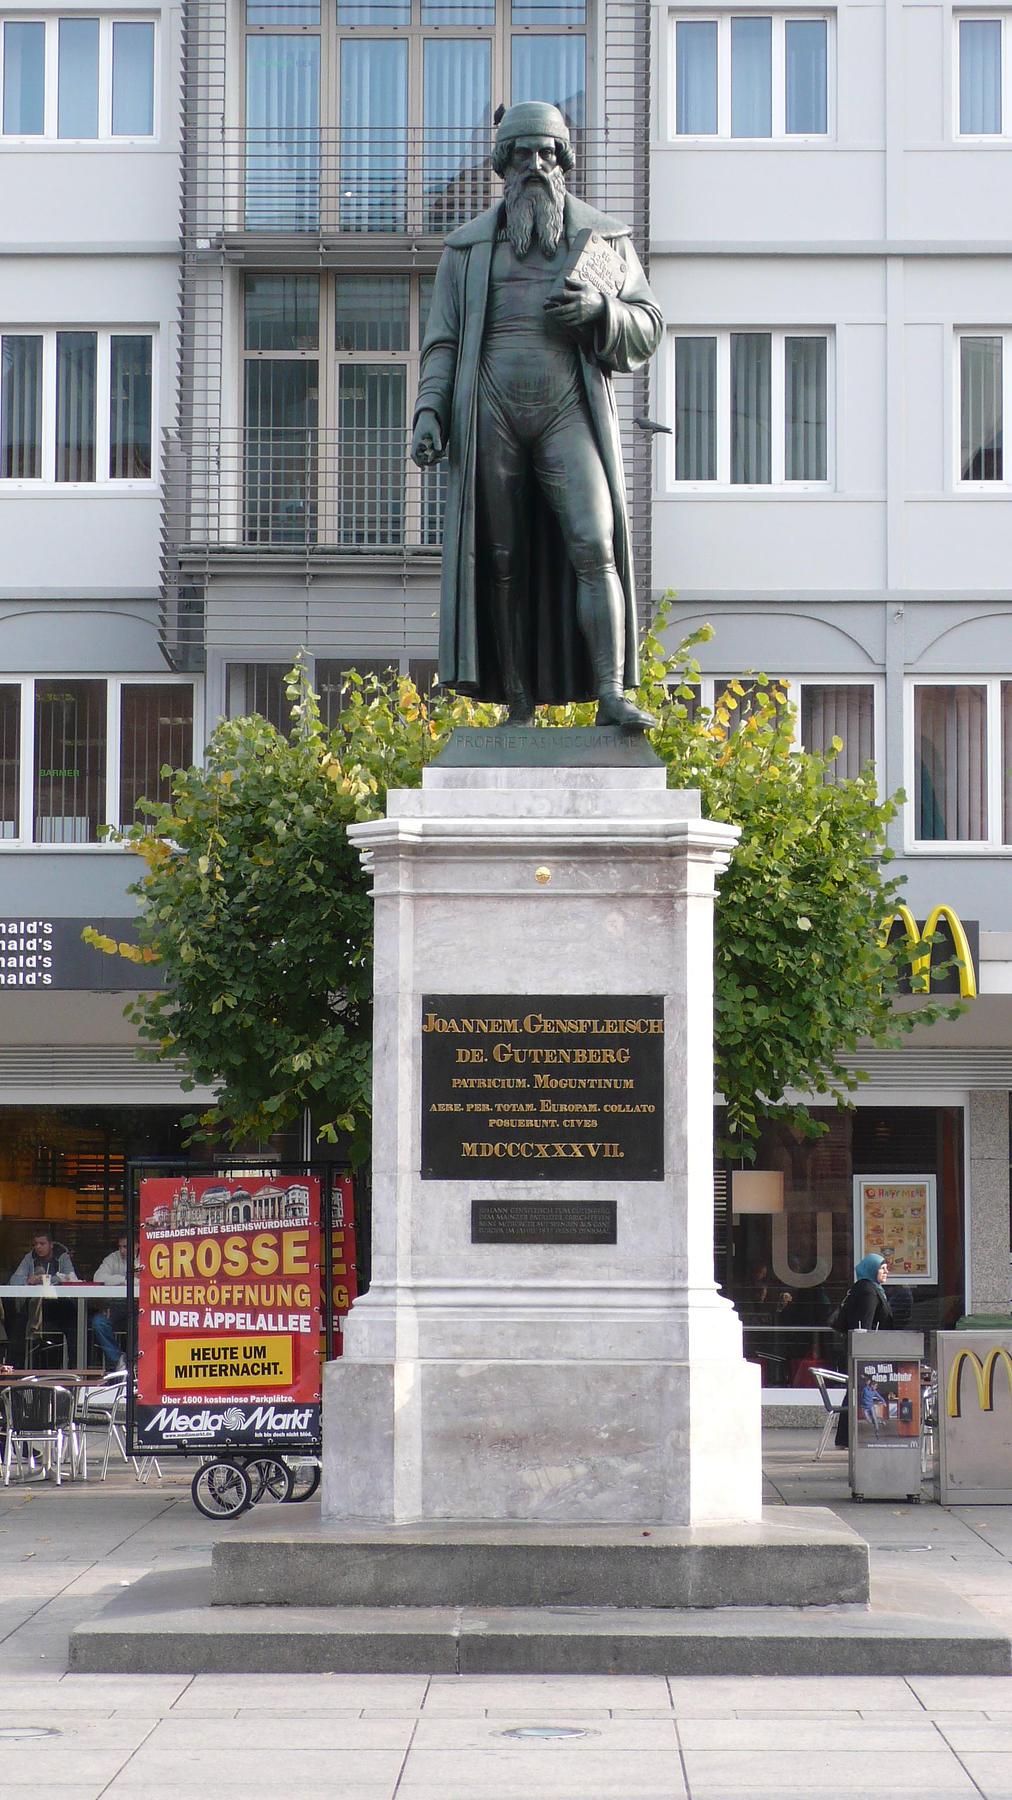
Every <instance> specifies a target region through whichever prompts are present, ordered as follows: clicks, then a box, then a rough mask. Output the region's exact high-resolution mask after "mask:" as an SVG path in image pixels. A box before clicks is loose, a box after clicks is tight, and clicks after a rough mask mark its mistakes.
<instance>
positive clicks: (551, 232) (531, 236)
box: [503, 169, 566, 256]
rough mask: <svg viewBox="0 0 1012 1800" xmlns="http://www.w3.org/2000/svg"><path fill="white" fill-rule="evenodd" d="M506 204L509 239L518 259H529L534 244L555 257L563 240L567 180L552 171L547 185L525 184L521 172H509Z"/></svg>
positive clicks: (561, 174) (504, 194)
mask: <svg viewBox="0 0 1012 1800" xmlns="http://www.w3.org/2000/svg"><path fill="white" fill-rule="evenodd" d="M503 199H504V200H505V202H506V236H507V238H508V239H509V241H510V243H511V244H512V245H513V248H514V250H515V251H516V254H517V255H518V256H526V255H527V252H528V250H529V249H530V247H531V242H532V240H533V241H536V242H537V243H538V244H540V246H541V248H542V250H543V251H544V253H545V255H546V256H554V255H555V252H556V250H557V249H558V247H559V239H560V238H561V237H562V220H563V214H564V210H565V205H566V178H565V176H564V174H563V173H562V170H561V169H553V170H552V172H551V174H550V175H549V177H548V182H547V184H546V183H544V182H541V181H536V182H535V181H532V182H529V183H528V182H526V181H525V180H524V177H523V173H522V171H521V170H519V169H507V170H506V174H505V175H504V177H503Z"/></svg>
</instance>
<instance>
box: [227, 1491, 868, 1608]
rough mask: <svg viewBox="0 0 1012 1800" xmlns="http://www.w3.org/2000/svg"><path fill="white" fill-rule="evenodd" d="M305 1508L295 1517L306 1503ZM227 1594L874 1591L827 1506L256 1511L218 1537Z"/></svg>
mask: <svg viewBox="0 0 1012 1800" xmlns="http://www.w3.org/2000/svg"><path fill="white" fill-rule="evenodd" d="M300 1514H301V1515H302V1516H301V1517H300V1516H299V1515H300ZM212 1568H213V1586H212V1594H211V1597H212V1600H213V1601H214V1603H216V1604H218V1605H231V1606H287V1607H292V1606H345V1607H357V1606H378V1607H386V1606H424V1607H431V1606H436V1607H445V1606H459V1607H477V1608H486V1607H493V1608H494V1607H513V1606H529V1607H545V1606H566V1607H570V1606H577V1607H587V1606H589V1607H622V1608H625V1609H633V1608H637V1607H661V1608H665V1607H703V1608H705V1607H722V1606H738V1607H742V1606H744V1607H751V1606H794V1607H798V1606H829V1605H836V1604H860V1603H862V1602H865V1601H867V1599H868V1546H867V1544H866V1543H865V1542H864V1540H863V1539H862V1538H860V1537H859V1536H858V1534H857V1532H856V1531H853V1530H852V1529H851V1527H850V1526H849V1525H845V1524H844V1523H843V1522H842V1521H841V1520H840V1519H838V1518H837V1517H836V1515H835V1514H834V1513H831V1512H830V1511H829V1509H828V1508H823V1507H791V1508H790V1510H789V1511H788V1509H787V1508H786V1507H782V1506H781V1507H771V1508H769V1509H768V1510H767V1511H766V1513H764V1515H763V1519H762V1521H761V1523H757V1524H754V1525H745V1524H737V1525H714V1526H696V1527H692V1528H685V1529H682V1528H676V1527H671V1526H653V1527H651V1528H639V1527H635V1526H621V1527H614V1526H603V1525H602V1526H597V1527H582V1528H581V1527H577V1528H574V1527H570V1526H566V1527H562V1526H557V1527H553V1526H544V1525H513V1526H510V1525H470V1526H469V1525H456V1524H453V1525H426V1526H419V1525H413V1526H382V1527H353V1526H347V1525H343V1524H342V1525H328V1524H327V1523H326V1522H325V1521H321V1519H320V1514H319V1509H318V1508H317V1507H315V1506H314V1507H312V1508H311V1507H310V1506H306V1507H305V1508H293V1507H285V1508H284V1509H283V1512H282V1513H281V1514H280V1515H279V1516H278V1518H277V1522H276V1523H274V1522H273V1521H271V1522H270V1523H268V1522H267V1521H265V1520H264V1518H263V1515H262V1514H256V1513H249V1514H247V1515H246V1516H245V1518H242V1519H239V1520H237V1521H236V1522H235V1524H234V1526H231V1527H230V1528H229V1529H228V1533H227V1535H223V1536H222V1537H221V1538H220V1539H219V1540H218V1541H217V1542H216V1543H215V1545H214V1550H213V1555H212Z"/></svg>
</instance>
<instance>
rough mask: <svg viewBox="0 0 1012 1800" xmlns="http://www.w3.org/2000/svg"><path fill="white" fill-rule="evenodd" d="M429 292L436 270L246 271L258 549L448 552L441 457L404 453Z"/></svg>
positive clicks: (251, 507) (248, 424)
mask: <svg viewBox="0 0 1012 1800" xmlns="http://www.w3.org/2000/svg"><path fill="white" fill-rule="evenodd" d="M431 294H432V278H431V276H422V277H419V276H408V275H381V274H371V275H366V274H361V275H344V274H334V275H327V276H324V277H322V278H320V277H317V276H281V275H267V274H259V275H249V276H247V278H246V321H245V359H244V360H245V369H244V393H245V407H246V413H245V469H246V484H245V492H246V505H245V531H246V535H247V540H248V541H250V542H253V543H258V544H268V545H269V544H276V545H279V546H282V545H284V544H286V543H295V542H300V543H305V542H310V543H329V544H333V545H337V546H340V547H341V548H344V549H380V550H382V549H388V548H391V547H394V546H398V545H402V544H415V545H417V546H419V547H428V546H430V545H431V546H432V547H433V548H434V549H435V548H438V546H439V543H440V531H441V518H442V505H443V497H444V494H445V482H446V467H445V463H441V464H439V465H437V467H436V468H435V469H431V470H427V471H425V472H424V473H423V472H422V471H420V470H416V469H415V467H414V465H413V464H411V463H410V462H409V459H408V454H407V450H408V445H407V437H408V425H409V422H410V419H411V416H412V412H413V408H414V398H415V394H416V393H417V388H418V363H419V348H420V344H421V338H422V333H423V330H424V323H425V317H426V313H427V309H428V306H429V304H430V302H431Z"/></svg>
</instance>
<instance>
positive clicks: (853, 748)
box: [690, 675, 879, 785]
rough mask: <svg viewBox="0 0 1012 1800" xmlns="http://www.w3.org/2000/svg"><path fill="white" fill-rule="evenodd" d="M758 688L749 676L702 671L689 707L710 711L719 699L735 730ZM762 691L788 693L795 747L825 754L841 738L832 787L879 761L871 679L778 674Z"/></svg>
mask: <svg viewBox="0 0 1012 1800" xmlns="http://www.w3.org/2000/svg"><path fill="white" fill-rule="evenodd" d="M762 692H763V689H762V688H761V687H760V685H759V684H758V683H757V681H756V680H755V679H754V678H753V677H750V676H748V675H745V676H731V675H704V676H703V677H702V679H701V681H700V683H699V687H698V697H697V698H695V699H694V700H693V701H692V702H691V703H690V711H691V712H692V713H693V714H695V713H696V712H697V711H698V708H699V707H701V706H705V707H707V708H708V709H709V710H711V711H712V709H713V707H714V706H715V705H716V704H717V702H718V701H720V700H723V702H724V705H725V707H726V709H727V711H728V713H729V715H730V716H729V721H728V724H729V729H730V730H731V731H737V730H740V728H741V726H742V725H744V724H745V723H746V721H747V720H748V719H749V718H751V716H752V714H753V713H754V712H755V710H756V707H757V705H758V703H759V699H760V695H761V693H762ZM765 692H766V693H767V694H770V693H772V694H773V695H774V697H775V696H776V695H777V694H784V695H786V698H787V703H788V705H790V706H793V707H794V709H795V723H794V738H795V742H796V744H797V745H798V747H799V748H801V749H804V750H809V751H811V752H812V753H813V754H814V755H817V756H827V755H829V753H830V752H831V751H832V748H833V742H834V739H838V740H839V742H840V744H841V745H842V749H840V750H839V751H838V752H837V753H836V755H835V756H834V758H833V761H832V762H831V763H830V765H829V768H828V769H827V771H826V780H827V782H831V783H833V784H834V785H835V784H836V783H837V782H840V781H850V780H853V779H854V778H855V777H856V776H858V775H860V774H861V772H862V770H863V769H865V768H867V766H868V764H869V763H875V762H876V761H877V760H878V754H879V751H878V746H877V742H876V732H877V725H878V712H877V707H876V697H877V696H876V684H875V682H873V681H857V680H854V681H829V680H823V679H821V678H812V679H809V678H808V677H807V676H801V677H798V676H794V675H792V676H777V677H776V679H775V680H774V681H772V682H771V683H770V685H769V686H768V687H767V688H766V689H765Z"/></svg>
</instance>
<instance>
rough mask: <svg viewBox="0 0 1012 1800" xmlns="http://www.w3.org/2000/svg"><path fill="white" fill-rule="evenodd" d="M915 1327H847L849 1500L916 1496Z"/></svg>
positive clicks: (920, 1351)
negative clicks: (862, 1328)
mask: <svg viewBox="0 0 1012 1800" xmlns="http://www.w3.org/2000/svg"><path fill="white" fill-rule="evenodd" d="M923 1358H924V1334H923V1332H920V1331H852V1332H851V1334H850V1346H849V1351H848V1358H847V1375H848V1402H847V1404H848V1407H849V1409H850V1448H849V1465H848V1466H849V1472H850V1487H851V1492H852V1494H853V1496H854V1499H855V1500H919V1499H920V1497H921V1431H922V1427H923V1407H922V1400H921V1363H922V1361H923Z"/></svg>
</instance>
